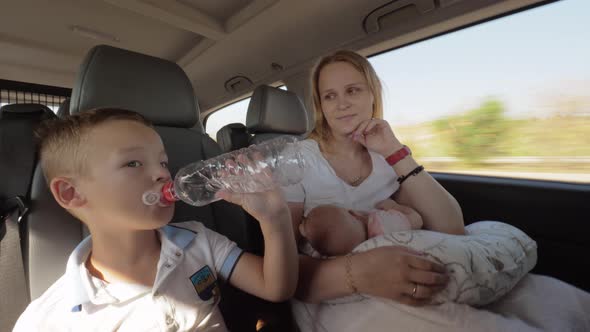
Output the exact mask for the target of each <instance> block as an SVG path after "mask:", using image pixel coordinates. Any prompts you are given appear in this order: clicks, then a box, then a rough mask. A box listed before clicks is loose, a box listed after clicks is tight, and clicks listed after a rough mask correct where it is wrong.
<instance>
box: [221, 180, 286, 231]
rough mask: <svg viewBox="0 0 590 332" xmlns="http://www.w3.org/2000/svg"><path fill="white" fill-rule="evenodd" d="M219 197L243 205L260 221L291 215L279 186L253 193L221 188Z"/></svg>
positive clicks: (269, 220) (270, 220)
mask: <svg viewBox="0 0 590 332" xmlns="http://www.w3.org/2000/svg"><path fill="white" fill-rule="evenodd" d="M217 197H219V198H221V199H224V200H226V201H228V202H230V203H234V204H237V205H240V206H242V208H243V209H244V210H246V212H248V213H249V214H251V215H252V216H253V217H254V218H256V219H257V220H258V221H259V222H263V223H264V222H272V221H273V220H276V219H278V218H285V217H286V216H290V212H289V208H288V206H287V202H286V201H285V198H284V197H283V193H282V191H281V189H280V188H278V187H273V188H272V189H271V190H268V191H264V192H260V193H252V194H239V193H232V192H229V191H226V190H221V191H219V192H218V193H217ZM289 219H290V218H289Z"/></svg>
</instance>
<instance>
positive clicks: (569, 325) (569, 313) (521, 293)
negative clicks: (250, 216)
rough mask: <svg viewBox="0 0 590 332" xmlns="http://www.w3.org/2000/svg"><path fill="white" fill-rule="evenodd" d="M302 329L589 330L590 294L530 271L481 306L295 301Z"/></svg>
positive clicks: (376, 300) (372, 300)
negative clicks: (508, 288) (513, 284)
mask: <svg viewBox="0 0 590 332" xmlns="http://www.w3.org/2000/svg"><path fill="white" fill-rule="evenodd" d="M293 312H294V314H295V318H296V320H297V322H298V324H299V327H300V329H301V331H302V332H307V331H322V332H327V331H330V332H332V331H333V332H347V331H350V332H353V331H354V332H358V331H361V332H372V331H413V332H420V331H494V332H495V331H560V332H561V331H580V332H582V331H590V294H589V293H586V292H584V291H582V290H580V289H578V288H575V287H573V286H571V285H569V284H566V283H564V282H562V281H559V280H557V279H554V278H550V277H546V276H540V275H534V274H529V275H527V276H525V277H524V278H523V279H522V280H521V281H520V282H519V283H518V284H517V285H516V287H514V288H513V289H512V291H510V292H509V293H508V294H507V295H506V296H505V297H503V298H502V299H500V300H499V301H497V302H495V303H493V304H491V305H488V306H485V307H483V308H478V309H476V308H474V307H471V306H468V305H465V304H458V303H454V302H446V303H443V304H440V305H435V306H426V307H410V306H407V305H403V304H399V303H397V302H394V301H391V300H386V299H381V298H374V297H365V299H364V300H362V301H358V302H350V303H344V304H320V305H314V304H304V303H302V302H298V301H293Z"/></svg>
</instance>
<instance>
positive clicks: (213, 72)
mask: <svg viewBox="0 0 590 332" xmlns="http://www.w3.org/2000/svg"><path fill="white" fill-rule="evenodd" d="M567 1H569V0H561V1H544V0H393V1H391V0H368V1H354V0H346V1H341V0H327V1H289V0H249V1H237V0H229V1H206V0H165V1H147V0H145V1H144V0H121V1H119V0H103V1H89V0H83V1H73V0H56V1H51V2H46V1H35V0H24V1H14V0H10V1H6V2H4V3H3V4H2V6H1V8H2V13H3V15H2V18H1V19H0V92H2V96H3V99H2V102H4V96H6V98H5V99H6V100H8V101H10V102H7V103H6V105H2V107H1V108H0V176H1V177H2V180H1V181H0V208H1V209H0V212H1V213H0V215H1V217H2V223H1V225H0V226H1V228H0V238H1V247H0V288H1V291H0V305H1V306H0V321H1V323H0V331H10V330H11V329H12V326H13V325H14V323H15V322H16V319H17V318H18V316H19V315H20V314H21V313H22V312H23V310H24V309H25V307H26V306H27V305H28V304H29V303H30V301H32V300H34V299H36V298H37V297H39V296H40V295H41V294H43V292H44V291H45V290H46V289H47V288H48V287H49V286H50V285H51V284H52V283H53V282H55V280H57V278H59V276H61V275H62V274H63V272H64V270H65V265H66V262H67V257H68V256H69V254H70V253H71V252H72V250H73V249H74V248H75V246H76V245H77V244H78V243H79V242H80V241H81V240H82V239H83V238H84V237H86V236H88V230H87V229H86V228H85V227H83V225H82V224H81V223H80V222H79V221H77V220H76V219H75V218H74V217H72V216H71V215H69V214H68V213H67V212H66V211H64V210H63V209H61V208H60V207H59V205H58V204H57V203H56V202H55V201H54V199H53V197H52V195H51V193H50V191H49V190H48V188H47V184H46V182H45V180H44V178H43V174H42V171H41V169H40V167H39V165H38V160H37V155H36V146H35V139H34V134H33V133H34V128H35V127H36V126H37V125H38V123H39V122H40V121H43V120H46V119H49V118H54V117H67V116H69V115H70V114H76V113H78V112H83V111H85V110H89V109H93V108H97V107H117V108H124V109H129V110H133V111H136V112H138V113H140V114H142V115H143V116H144V117H146V118H147V119H148V120H150V121H151V122H152V123H153V124H154V126H155V128H156V131H157V132H158V133H159V134H160V135H161V137H162V139H163V142H164V145H165V147H166V150H167V152H168V155H169V158H170V170H171V173H172V174H174V173H175V172H176V171H177V170H178V169H179V168H181V167H182V166H184V165H187V164H189V163H191V162H194V161H197V160H204V159H208V158H211V157H214V156H217V155H219V154H221V153H224V152H229V151H233V150H237V149H240V148H244V147H247V146H249V145H251V144H256V143H260V142H263V141H265V140H267V139H270V138H273V137H277V136H279V135H296V136H299V137H301V138H305V137H307V135H308V134H309V133H310V132H311V130H312V129H313V125H314V116H313V113H312V111H311V106H310V105H311V104H310V86H309V75H310V71H311V69H312V67H313V65H314V64H315V62H316V61H317V59H318V58H319V57H320V56H322V55H325V54H327V53H330V52H331V51H334V50H337V49H342V48H346V49H352V50H355V51H358V52H359V53H360V54H363V55H366V56H371V55H376V54H380V53H382V52H386V51H389V50H394V49H397V48H401V47H404V46H407V45H411V44H414V43H418V42H420V41H423V40H427V39H429V38H434V37H436V36H439V35H443V34H446V33H450V32H452V31H456V30H460V29H463V28H466V27H469V26H475V25H478V24H482V23H483V22H487V21H492V20H495V19H500V18H502V17H506V16H510V15H513V14H516V13H520V12H526V11H529V10H531V11H532V10H535V9H536V8H537V7H544V6H551V5H552V4H553V3H554V2H567ZM429 61H433V62H436V61H437V57H436V54H433V55H432V58H431V59H430V60H429ZM441 66H444V64H441ZM425 79H427V78H425ZM283 85H284V86H285V87H286V88H279V86H283ZM24 90H26V91H29V95H27V93H22V94H21V93H16V92H15V93H14V94H13V93H12V91H24ZM424 93H425V95H426V94H427V91H425V92H424ZM13 96H14V97H13ZM49 96H50V97H49ZM248 97H249V98H250V99H249V102H248V107H247V111H246V113H245V116H246V118H245V122H244V123H241V122H238V121H237V120H236V121H230V122H229V123H227V124H226V125H225V126H223V127H222V128H221V129H220V130H219V131H218V132H217V134H216V135H215V136H213V137H211V136H210V135H209V134H207V132H206V131H205V127H206V125H207V123H206V119H207V118H208V117H209V116H211V115H212V114H214V113H215V112H216V111H217V110H219V109H221V108H223V107H225V106H227V105H231V104H232V103H234V102H236V101H240V100H244V99H245V98H248ZM431 174H432V175H433V176H434V177H435V178H436V179H437V180H438V181H439V182H440V183H441V184H442V185H443V187H444V188H445V189H446V190H448V191H449V192H450V193H451V194H452V195H453V196H454V197H455V198H456V199H457V201H458V202H459V203H460V205H461V207H462V209H463V215H464V218H465V223H466V224H469V223H472V222H475V221H478V220H501V221H503V222H506V223H509V224H511V225H514V226H516V227H518V228H519V229H521V230H523V231H524V232H526V233H527V234H528V235H529V236H531V237H532V238H533V239H534V240H535V241H536V242H537V244H538V257H539V259H538V263H537V265H536V267H535V268H534V269H533V271H532V272H533V273H537V274H542V275H548V276H552V277H555V278H558V279H560V280H563V281H565V282H567V283H570V284H572V285H574V286H576V287H579V288H581V289H583V290H586V291H590V272H588V271H590V261H588V260H587V259H583V260H577V259H576V260H574V259H572V258H573V257H583V256H584V255H585V253H587V252H588V250H589V249H590V246H589V244H588V243H589V242H588V241H587V239H586V237H587V235H586V234H588V233H589V232H590V226H589V225H588V223H586V222H585V221H587V220H588V215H590V206H589V205H588V199H589V198H590V184H589V183H587V182H586V183H574V182H567V181H550V180H530V179H517V178H510V177H496V176H482V175H471V174H456V173H445V172H436V171H433V172H431ZM114 190H116V188H114ZM185 220H198V221H200V222H203V223H204V224H205V225H206V226H207V227H209V228H211V229H213V230H215V231H217V232H219V233H221V234H224V235H225V236H227V237H228V238H230V239H231V240H233V241H235V242H236V243H237V244H238V245H239V246H240V247H241V248H243V249H244V250H246V251H249V252H253V253H258V254H262V253H263V252H264V246H263V241H262V236H261V232H260V228H259V226H258V223H257V222H256V221H255V220H253V218H252V217H251V216H249V215H248V214H247V213H246V212H244V211H243V210H242V209H241V208H240V207H238V206H235V205H233V204H230V203H227V202H223V201H218V202H215V203H212V204H210V205H207V206H203V207H194V206H189V205H187V204H177V205H176V210H175V214H174V217H173V220H172V222H178V221H185ZM222 294H223V297H222V302H221V304H220V307H221V311H222V314H223V316H224V319H225V321H226V324H227V326H228V328H229V329H230V330H232V331H256V330H262V331H268V330H271V331H296V330H297V328H296V326H295V323H294V321H293V317H292V315H291V312H290V307H289V303H288V302H284V303H270V302H267V301H264V300H261V299H258V298H256V297H254V296H251V295H248V294H246V293H244V292H242V291H240V290H237V289H235V288H233V287H231V286H229V285H224V286H223V287H222ZM262 325H263V326H264V327H263V328H262V329H261V328H260V326H262ZM257 326H258V327H257Z"/></svg>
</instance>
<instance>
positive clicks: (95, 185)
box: [14, 109, 298, 332]
mask: <svg viewBox="0 0 590 332" xmlns="http://www.w3.org/2000/svg"><path fill="white" fill-rule="evenodd" d="M39 136H40V138H41V144H40V159H41V165H42V167H43V172H44V174H45V177H46V180H47V182H48V184H49V187H50V190H51V193H52V194H53V196H54V198H55V199H56V201H57V202H58V203H59V205H61V206H62V207H63V208H65V209H66V210H67V211H68V212H69V213H71V214H72V215H74V216H75V217H77V218H78V219H79V220H81V221H82V222H83V223H84V224H85V225H86V226H87V227H88V229H89V230H90V234H91V236H90V237H88V238H86V239H85V240H83V241H82V242H81V243H80V244H79V245H78V247H77V248H76V249H75V250H74V252H73V253H72V255H71V256H70V258H69V260H68V264H67V268H66V273H65V274H64V275H63V276H62V277H61V278H60V279H59V280H58V281H57V282H56V283H55V284H53V285H52V286H51V287H50V288H49V289H48V290H47V291H46V292H45V293H44V294H43V295H42V296H41V297H40V298H39V299H37V300H35V301H33V302H32V303H31V304H30V305H29V306H28V307H27V309H26V310H25V312H24V313H23V314H22V315H21V317H20V318H19V320H18V322H17V324H16V326H15V329H14V330H15V331H19V332H20V331H27V332H28V331H65V330H67V331H88V330H96V331H112V330H117V331H147V330H150V331H151V330H157V331H164V330H166V331H168V330H175V331H193V330H196V329H199V330H215V331H218V330H221V331H223V330H225V324H224V322H223V318H222V317H221V314H220V312H219V309H218V307H217V304H218V302H219V297H220V294H219V288H218V284H217V279H218V278H221V279H222V280H224V281H228V282H229V283H230V284H232V285H233V286H235V287H237V288H240V289H242V290H244V291H246V292H249V293H251V294H254V295H256V296H259V297H261V298H264V299H267V300H270V301H283V300H286V299H288V298H290V297H291V296H292V294H293V293H294V290H295V287H296V283H297V275H298V260H297V252H296V246H295V241H294V236H293V233H292V232H293V230H292V226H291V219H290V213H289V210H288V208H287V204H286V202H285V201H284V199H283V197H282V196H281V194H280V191H279V190H277V189H275V190H271V191H267V192H264V193H257V194H244V195H238V194H231V193H228V192H220V193H219V195H220V196H221V198H223V199H225V200H227V201H230V202H232V203H235V204H240V205H241V206H242V207H243V208H244V209H245V210H246V211H247V212H249V213H250V214H251V215H252V216H254V217H256V219H258V221H259V222H260V226H261V229H262V232H263V235H264V241H265V243H264V244H265V247H266V253H267V254H266V255H265V257H264V258H261V257H257V256H254V255H251V254H249V253H242V251H241V250H240V249H239V248H238V247H236V245H235V243H233V242H231V241H230V240H228V239H227V238H225V237H224V236H222V235H220V234H217V233H215V232H213V231H210V230H208V229H207V228H205V227H204V226H203V225H202V224H201V223H197V222H186V223H177V224H173V225H167V224H168V222H169V221H170V220H171V218H172V215H173V212H174V206H173V205H166V204H157V205H154V206H146V205H144V204H143V203H142V198H141V196H142V194H143V193H144V192H145V191H147V190H156V191H158V190H160V189H161V188H162V186H163V185H164V183H166V182H168V181H170V173H169V171H168V169H167V157H166V153H165V151H164V146H163V143H162V140H161V138H160V136H159V135H158V134H157V133H156V131H154V130H153V129H152V127H151V125H150V124H149V123H148V122H147V120H145V119H144V118H143V117H141V116H140V115H138V114H136V113H134V112H130V111H125V110H118V109H100V110H93V111H88V112H84V113H80V114H76V115H73V116H70V117H68V118H66V119H59V120H56V121H53V122H50V123H48V124H46V125H45V128H42V129H41V130H40V131H39Z"/></svg>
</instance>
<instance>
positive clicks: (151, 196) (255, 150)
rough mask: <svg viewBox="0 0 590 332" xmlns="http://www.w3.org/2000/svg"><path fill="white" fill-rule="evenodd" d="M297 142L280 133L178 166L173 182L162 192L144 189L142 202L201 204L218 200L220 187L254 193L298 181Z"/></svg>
mask: <svg viewBox="0 0 590 332" xmlns="http://www.w3.org/2000/svg"><path fill="white" fill-rule="evenodd" d="M297 141H298V139H297V138H296V137H293V136H280V137H277V138H274V139H270V140H268V141H265V142H263V143H260V144H255V145H251V146H249V147H247V148H243V149H240V150H236V151H232V152H229V153H225V154H222V155H219V156H217V157H214V158H211V159H207V160H202V161H198V162H196V163H192V164H189V165H187V166H185V167H183V168H181V169H180V170H179V171H178V173H176V176H175V177H174V181H170V182H168V183H166V184H165V185H164V186H163V187H162V191H161V192H154V191H148V192H145V193H144V194H143V197H142V199H143V202H144V204H146V205H154V204H157V203H160V202H162V203H164V204H171V203H173V202H175V201H177V200H182V201H184V202H186V203H188V204H191V205H195V206H203V205H206V204H209V203H212V202H214V201H217V200H219V199H218V198H216V197H215V194H216V193H217V192H218V191H219V190H221V189H225V190H228V191H232V192H235V193H255V192H262V191H266V190H268V189H270V188H271V187H272V186H274V185H281V186H286V185H291V184H296V183H299V182H300V181H301V180H302V178H303V171H304V168H305V162H304V160H303V156H302V154H301V150H300V147H299V144H298V142H297Z"/></svg>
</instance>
